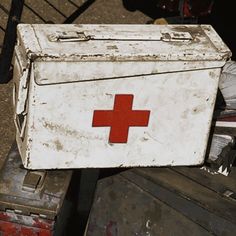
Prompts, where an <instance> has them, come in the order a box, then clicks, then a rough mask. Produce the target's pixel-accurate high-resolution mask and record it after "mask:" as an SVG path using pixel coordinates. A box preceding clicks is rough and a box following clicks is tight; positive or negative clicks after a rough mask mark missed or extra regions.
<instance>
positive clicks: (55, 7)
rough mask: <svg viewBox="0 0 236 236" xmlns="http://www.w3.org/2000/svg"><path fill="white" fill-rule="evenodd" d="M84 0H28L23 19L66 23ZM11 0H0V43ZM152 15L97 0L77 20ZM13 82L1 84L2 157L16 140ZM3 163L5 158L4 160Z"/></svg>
mask: <svg viewBox="0 0 236 236" xmlns="http://www.w3.org/2000/svg"><path fill="white" fill-rule="evenodd" d="M83 2H85V1H84V0H43V1H42V0H26V1H25V6H24V10H23V15H22V22H23V23H46V22H53V23H63V22H64V21H65V20H66V19H67V18H68V17H69V16H70V15H71V14H72V13H74V12H75V11H76V10H77V9H78V8H79V6H81V4H82V3H83ZM10 3H11V1H10V0H1V1H0V45H2V42H3V37H4V29H5V28H6V24H7V18H8V15H7V13H8V11H9V9H10ZM150 20H151V18H150V17H148V16H146V15H144V14H143V13H141V12H140V11H134V12H130V11H128V10H126V9H125V8H124V6H123V2H122V0H109V1H108V0H96V1H95V2H94V3H93V4H92V5H91V6H90V7H89V9H87V10H86V11H85V12H84V13H83V14H82V15H81V16H80V17H78V18H77V19H75V21H74V22H73V23H77V24H79V23H86V24H90V23H91V24H101V23H105V24H110V23H113V24H119V23H120V24H125V23H127V24H135V23H136V24H145V23H147V22H148V21H150ZM12 111H13V108H12V82H10V83H8V84H4V85H0V135H1V138H0V160H1V159H3V157H5V156H6V154H7V152H8V151H9V148H10V146H11V144H12V142H13V141H14V136H15V128H14V124H13V112H12ZM0 163H1V161H0Z"/></svg>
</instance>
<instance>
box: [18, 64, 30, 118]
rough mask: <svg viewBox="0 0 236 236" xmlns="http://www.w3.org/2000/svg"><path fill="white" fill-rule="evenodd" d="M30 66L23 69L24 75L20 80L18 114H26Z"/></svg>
mask: <svg viewBox="0 0 236 236" xmlns="http://www.w3.org/2000/svg"><path fill="white" fill-rule="evenodd" d="M29 70H30V69H29V68H26V69H24V70H23V75H22V77H21V78H20V81H19V89H18V91H19V93H18V98H17V103H16V114H17V115H20V114H24V112H25V108H26V100H27V96H28V78H29Z"/></svg>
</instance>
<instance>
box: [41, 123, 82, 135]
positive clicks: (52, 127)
mask: <svg viewBox="0 0 236 236" xmlns="http://www.w3.org/2000/svg"><path fill="white" fill-rule="evenodd" d="M43 126H44V127H45V128H47V129H49V130H51V131H53V132H58V133H62V134H64V135H67V136H72V137H77V136H79V133H78V131H76V130H71V129H70V128H69V127H64V126H62V125H59V124H54V123H52V122H48V121H44V122H43Z"/></svg>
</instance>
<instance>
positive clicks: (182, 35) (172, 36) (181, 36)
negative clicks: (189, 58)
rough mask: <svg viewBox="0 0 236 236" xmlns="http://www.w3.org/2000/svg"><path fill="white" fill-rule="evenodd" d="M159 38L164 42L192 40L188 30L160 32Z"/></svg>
mask: <svg viewBox="0 0 236 236" xmlns="http://www.w3.org/2000/svg"><path fill="white" fill-rule="evenodd" d="M161 35H162V36H161V40H162V41H164V42H186V41H191V40H193V37H192V35H191V34H190V33H189V32H162V34H161Z"/></svg>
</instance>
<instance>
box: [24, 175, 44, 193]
mask: <svg viewBox="0 0 236 236" xmlns="http://www.w3.org/2000/svg"><path fill="white" fill-rule="evenodd" d="M45 176H46V171H28V172H27V173H26V175H25V178H24V182H23V186H22V189H23V190H25V191H28V192H35V191H36V190H40V189H41V188H42V186H43V183H44V179H45Z"/></svg>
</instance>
